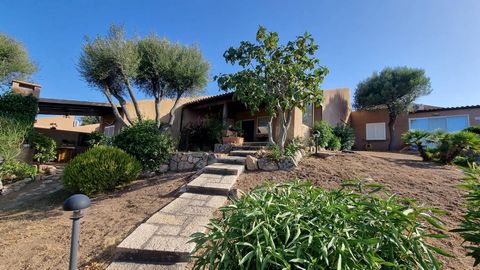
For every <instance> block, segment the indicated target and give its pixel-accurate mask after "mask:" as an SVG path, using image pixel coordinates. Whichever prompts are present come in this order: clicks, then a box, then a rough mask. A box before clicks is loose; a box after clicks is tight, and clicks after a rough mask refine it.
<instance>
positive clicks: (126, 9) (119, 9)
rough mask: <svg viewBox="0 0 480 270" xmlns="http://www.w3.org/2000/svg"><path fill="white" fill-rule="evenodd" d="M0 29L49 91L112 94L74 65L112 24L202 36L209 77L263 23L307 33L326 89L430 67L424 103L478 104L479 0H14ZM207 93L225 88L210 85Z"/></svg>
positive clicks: (1, 1) (140, 31) (94, 96)
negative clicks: (392, 69) (390, 71)
mask: <svg viewBox="0 0 480 270" xmlns="http://www.w3.org/2000/svg"><path fill="white" fill-rule="evenodd" d="M0 10H1V15H0V32H4V33H6V34H7V35H9V36H12V37H14V38H15V39H17V40H19V41H21V42H22V43H23V44H24V45H25V46H26V47H27V49H28V51H29V52H30V55H31V58H32V59H33V60H34V61H35V62H36V63H37V64H38V66H39V72H38V73H37V74H35V76H34V77H33V79H34V81H35V82H37V83H39V84H41V85H42V86H43V90H42V96H43V97H55V98H65V99H78V100H91V101H105V99H104V97H103V96H102V95H101V94H100V93H99V92H96V91H95V90H94V89H91V88H89V86H88V85H87V84H86V83H84V82H83V81H82V79H81V78H80V76H79V74H78V72H77V70H76V63H77V61H78V57H79V54H80V50H81V46H82V43H83V42H84V37H85V35H88V36H95V35H97V34H102V35H103V34H105V33H106V31H107V29H108V27H109V25H110V24H112V23H116V24H123V25H124V26H125V28H126V30H127V32H128V34H129V35H140V36H143V35H147V34H150V33H156V34H158V35H160V36H164V37H167V38H168V39H170V40H172V41H179V42H181V43H187V44H194V43H195V44H198V45H199V46H200V48H201V50H202V51H203V53H204V55H205V57H206V59H208V61H210V63H211V65H212V69H211V77H213V76H214V75H216V74H218V73H226V72H231V71H233V70H235V69H234V68H233V67H232V66H230V65H228V64H226V63H225V61H224V59H223V57H222V54H223V52H224V51H225V49H227V48H228V47H229V46H236V45H237V44H238V43H239V42H240V41H241V40H253V39H254V37H255V32H256V30H257V27H258V25H264V26H266V27H267V29H268V30H271V31H277V32H279V34H280V39H281V40H282V41H286V40H289V39H293V38H294V37H295V36H296V35H299V34H302V33H303V32H305V31H308V32H310V33H311V34H312V35H313V36H314V38H315V40H316V42H317V43H318V44H319V51H318V57H319V58H320V60H321V63H322V64H323V65H325V66H327V67H328V68H329V69H330V74H329V75H328V76H327V78H326V80H325V82H324V84H323V85H322V87H323V88H324V89H329V88H336V87H349V88H350V89H351V90H352V92H353V91H354V89H355V86H356V85H357V83H358V82H359V81H360V80H363V79H365V78H366V77H368V76H370V75H371V74H372V72H374V71H378V70H381V69H382V68H383V67H385V66H410V67H419V68H423V69H425V70H426V72H427V75H428V76H429V77H430V78H431V82H432V87H433V89H434V91H433V93H432V94H431V95H429V96H427V97H425V98H422V99H421V100H420V101H421V102H424V103H429V104H434V105H441V106H457V105H468V104H479V103H480V88H479V82H480V1H478V0H457V1H454V0H449V1H443V0H419V1H413V0H410V1H409V0H395V1H394V0H391V1H385V0H369V1H366V0H362V1H357V0H351V1H334V0H329V1H326V0H324V1H318V0H317V1H314V0H312V1H300V0H298V1H293V0H292V1H281V0H271V1H260V0H256V1H255V0H248V1H246V0H242V1H227V0H223V1H221V0H218V1H208V0H204V1H178V0H177V1H174V0H171V1H141V0H139V1H121V0H104V1H93V0H76V1H73V0H71V1H60V0H59V1H33V0H32V1H22V0H16V1H6V0H0ZM206 93H207V94H216V93H218V90H217V84H216V83H215V82H211V83H209V85H208V87H207V89H206Z"/></svg>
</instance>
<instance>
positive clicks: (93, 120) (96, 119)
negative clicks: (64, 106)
mask: <svg viewBox="0 0 480 270" xmlns="http://www.w3.org/2000/svg"><path fill="white" fill-rule="evenodd" d="M80 121H81V122H82V126H86V125H93V124H100V122H101V121H102V117H101V116H82V117H81V118H80Z"/></svg>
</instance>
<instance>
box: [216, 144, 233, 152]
mask: <svg viewBox="0 0 480 270" xmlns="http://www.w3.org/2000/svg"><path fill="white" fill-rule="evenodd" d="M233 146H234V144H231V143H216V144H215V147H214V150H213V152H215V153H223V154H228V153H230V151H232V149H233Z"/></svg>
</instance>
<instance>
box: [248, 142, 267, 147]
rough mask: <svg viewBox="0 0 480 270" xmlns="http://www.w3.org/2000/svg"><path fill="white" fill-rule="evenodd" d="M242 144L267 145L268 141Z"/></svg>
mask: <svg viewBox="0 0 480 270" xmlns="http://www.w3.org/2000/svg"><path fill="white" fill-rule="evenodd" d="M243 145H253V146H268V142H244V143H243Z"/></svg>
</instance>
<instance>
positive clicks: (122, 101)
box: [112, 93, 133, 125]
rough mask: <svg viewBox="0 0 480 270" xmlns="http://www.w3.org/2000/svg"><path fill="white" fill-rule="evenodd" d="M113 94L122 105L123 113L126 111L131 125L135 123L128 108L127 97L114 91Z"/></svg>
mask: <svg viewBox="0 0 480 270" xmlns="http://www.w3.org/2000/svg"><path fill="white" fill-rule="evenodd" d="M112 96H114V97H115V98H116V99H117V100H118V102H119V103H120V106H121V107H122V110H123V113H125V118H126V119H127V121H128V123H129V124H130V125H131V124H133V121H132V117H130V112H128V110H127V106H126V105H127V102H126V101H125V99H124V98H123V97H122V96H120V95H117V94H113V93H112Z"/></svg>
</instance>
